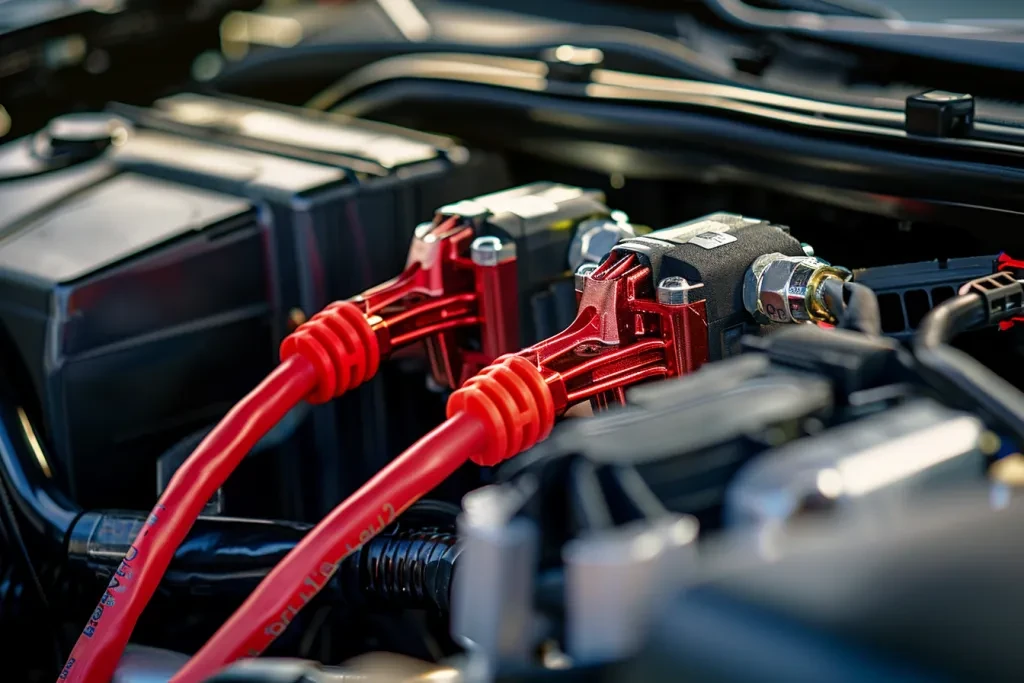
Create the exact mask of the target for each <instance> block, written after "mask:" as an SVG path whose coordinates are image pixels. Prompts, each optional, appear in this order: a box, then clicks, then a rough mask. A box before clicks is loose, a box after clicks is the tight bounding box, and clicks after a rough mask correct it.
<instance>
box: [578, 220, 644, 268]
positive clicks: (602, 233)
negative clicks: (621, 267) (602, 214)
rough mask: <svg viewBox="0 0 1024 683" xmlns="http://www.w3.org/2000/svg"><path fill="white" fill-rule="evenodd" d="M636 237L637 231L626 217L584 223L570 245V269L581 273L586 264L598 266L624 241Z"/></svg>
mask: <svg viewBox="0 0 1024 683" xmlns="http://www.w3.org/2000/svg"><path fill="white" fill-rule="evenodd" d="M630 237H636V229H635V228H634V227H633V226H632V225H631V224H630V223H628V222H627V220H626V218H625V216H621V215H614V216H609V217H608V218H595V219H592V220H588V221H584V222H583V223H581V224H580V226H579V227H578V228H577V229H576V235H575V236H574V237H573V238H572V244H570V245H569V267H570V268H571V269H572V270H574V271H576V272H579V269H580V267H581V266H583V265H585V264H592V265H595V266H596V265H597V264H599V263H601V261H602V260H603V259H604V257H605V256H606V255H607V254H608V252H610V251H611V250H612V247H614V246H615V245H616V244H618V243H619V242H621V241H622V240H624V239H629V238H630Z"/></svg>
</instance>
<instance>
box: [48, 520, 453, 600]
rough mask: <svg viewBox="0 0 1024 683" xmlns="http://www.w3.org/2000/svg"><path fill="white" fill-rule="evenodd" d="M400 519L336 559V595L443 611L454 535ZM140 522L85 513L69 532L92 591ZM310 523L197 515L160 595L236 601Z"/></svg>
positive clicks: (75, 559) (71, 551)
mask: <svg viewBox="0 0 1024 683" xmlns="http://www.w3.org/2000/svg"><path fill="white" fill-rule="evenodd" d="M428 503H429V501H428ZM445 512H447V511H445ZM409 513H413V515H412V516H411V517H410V518H409V520H410V521H413V520H418V519H419V518H423V517H424V516H426V517H432V518H434V519H437V515H438V511H437V510H435V509H434V508H427V509H426V510H425V511H418V510H417V509H416V508H415V507H413V508H410V510H408V511H407V512H406V515H408V514H409ZM399 519H400V522H399V527H398V528H395V529H394V530H392V532H391V533H385V534H383V535H380V536H377V537H375V538H373V539H371V540H370V541H369V542H368V543H367V544H366V545H364V546H363V547H362V548H360V549H359V550H357V551H356V552H355V553H353V554H352V555H350V556H349V557H348V558H347V559H346V560H345V561H344V562H343V563H342V566H341V568H340V569H339V571H338V577H339V578H338V582H337V586H336V588H337V589H338V591H339V597H340V598H341V599H343V600H344V601H346V602H367V603H370V604H373V605H377V606H383V607H389V608H406V609H428V608H429V609H437V610H442V611H447V609H448V596H449V591H450V588H451V581H452V575H453V572H454V569H455V561H456V559H457V558H458V556H459V552H460V548H459V547H458V546H456V538H455V535H454V533H451V532H450V531H446V530H443V529H441V528H438V527H439V525H437V524H435V523H430V524H429V526H427V527H426V528H408V529H405V528H402V527H401V524H402V522H404V521H405V519H406V518H405V515H403V517H401V518H399ZM145 520H146V515H145V514H144V513H141V512H87V513H85V514H84V515H82V517H81V518H80V519H79V521H78V522H77V523H76V524H75V526H74V528H73V529H72V531H71V533H70V535H69V541H68V551H67V552H68V564H69V567H70V568H72V569H74V570H76V571H77V572H79V573H81V574H82V576H83V577H84V576H92V577H95V580H96V587H97V588H99V587H101V586H103V585H106V582H107V581H109V580H110V577H111V575H112V574H113V572H114V570H115V569H117V566H118V565H119V564H120V562H121V559H122V558H123V557H124V555H125V552H126V551H127V550H128V548H129V547H130V545H131V542H132V541H133V540H134V538H135V535H136V533H137V532H138V530H139V529H140V528H141V527H142V525H143V523H144V522H145ZM442 525H443V526H448V523H447V522H442ZM311 528H312V525H310V524H304V523H299V522H271V521H263V520H255V519H232V518H226V517H200V518H199V519H198V520H197V521H196V523H195V525H194V526H193V527H192V530H191V531H190V532H189V535H188V538H187V539H186V540H185V542H184V543H182V544H181V546H179V548H178V550H177V551H176V552H175V554H174V558H173V559H172V560H171V564H170V566H169V567H168V569H167V573H166V574H165V575H164V578H163V580H162V581H161V583H160V588H159V591H160V594H161V595H164V596H166V597H171V598H174V597H185V596H191V597H203V598H204V599H216V600H222V601H227V602H236V601H239V600H241V599H243V598H245V597H246V596H248V594H249V593H251V592H252V590H253V589H255V588H256V586H257V585H259V582H260V581H262V580H263V578H264V577H265V576H266V575H267V574H268V573H269V572H270V570H271V569H273V567H274V566H275V565H276V564H277V563H278V562H280V561H281V559H282V558H284V556H285V555H287V554H288V553H289V552H290V551H291V550H292V548H294V547H295V546H296V544H298V542H299V541H300V540H301V539H302V537H303V536H305V535H306V533H307V532H308V531H309V529H311Z"/></svg>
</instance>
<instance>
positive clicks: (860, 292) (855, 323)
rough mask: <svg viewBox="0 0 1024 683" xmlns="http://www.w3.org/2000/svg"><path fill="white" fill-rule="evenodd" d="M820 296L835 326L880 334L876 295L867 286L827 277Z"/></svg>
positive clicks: (864, 332) (880, 323) (880, 325)
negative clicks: (833, 318)
mask: <svg viewBox="0 0 1024 683" xmlns="http://www.w3.org/2000/svg"><path fill="white" fill-rule="evenodd" d="M822 297H823V298H824V300H825V305H826V306H827V307H828V310H829V312H831V313H832V315H834V316H835V318H836V327H838V328H840V329H844V330H854V331H856V332H861V333H862V334H867V335H871V336H873V337H878V336H880V335H881V334H882V314H881V312H880V310H879V308H878V297H877V296H876V295H875V293H874V292H873V291H872V290H871V289H870V288H869V287H867V286H865V285H862V284H860V283H857V282H841V281H840V280H838V279H836V278H827V279H826V280H825V282H824V283H823V284H822Z"/></svg>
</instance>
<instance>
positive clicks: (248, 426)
mask: <svg viewBox="0 0 1024 683" xmlns="http://www.w3.org/2000/svg"><path fill="white" fill-rule="evenodd" d="M316 384H317V373H316V370H315V369H314V367H313V365H312V364H311V363H310V362H309V361H308V360H306V359H305V358H304V357H303V356H299V355H295V356H292V357H290V358H288V359H287V360H285V361H284V362H282V363H281V364H280V365H278V366H277V368H276V369H275V370H274V371H273V372H272V373H271V374H270V375H269V376H268V377H267V378H266V379H265V380H263V382H261V383H260V385H259V386H257V387H256V388H255V389H253V390H252V391H251V392H250V393H249V394H248V395H247V396H246V397H245V398H243V399H242V400H241V401H240V402H239V403H238V404H236V405H235V407H234V408H233V409H232V410H231V412H229V413H228V414H227V415H226V416H225V417H224V419H223V420H221V421H220V424H218V425H217V427H216V428H215V429H214V430H213V431H212V432H210V434H209V435H208V436H207V437H206V438H205V439H203V441H202V443H200V444H199V446H198V447H197V448H196V450H195V452H193V453H192V455H191V456H190V457H189V459H188V460H187V461H185V464H184V465H182V466H181V467H180V468H179V469H178V471H177V472H176V473H175V475H174V477H173V478H172V479H171V481H170V483H169V484H168V485H167V489H166V490H165V491H164V494H163V495H162V496H160V500H159V501H158V502H157V504H156V507H154V508H153V512H152V513H151V514H150V516H149V519H148V521H147V523H146V526H145V527H144V528H143V529H142V530H141V531H140V532H139V534H138V536H136V537H135V541H134V544H133V545H132V547H131V549H130V550H129V551H128V554H127V555H126V556H125V559H124V561H123V562H122V563H121V565H120V567H119V568H118V570H117V572H116V573H115V575H114V578H113V579H112V580H111V582H110V585H109V586H107V589H106V591H105V592H104V593H103V597H102V598H100V602H99V605H97V607H96V610H95V611H94V612H93V614H92V616H91V617H90V619H89V622H88V624H86V627H85V629H84V630H83V632H82V635H81V636H79V638H78V642H77V643H75V647H74V649H73V650H72V651H71V656H70V657H69V658H68V661H67V664H65V665H64V669H63V671H62V672H61V674H60V677H59V678H58V682H59V683H106V681H109V680H110V679H111V678H112V677H113V675H114V670H115V668H116V667H117V664H118V662H119V661H120V659H121V654H122V653H123V652H124V648H125V646H126V645H127V644H128V639H129V637H130V636H131V633H132V629H133V628H134V627H135V623H136V622H137V621H138V618H139V615H140V614H142V610H143V609H144V608H145V606H146V603H147V602H149V600H150V598H151V597H152V596H153V593H154V592H155V591H156V588H157V585H158V584H159V583H160V579H161V578H163V575H164V572H165V571H166V570H167V566H168V564H170V561H171V557H172V556H173V555H174V552H175V550H177V548H178V546H179V545H180V544H181V542H182V541H184V540H185V537H186V536H187V535H188V532H189V529H191V528H192V524H193V523H194V522H195V520H196V518H198V517H199V514H200V513H201V512H202V509H203V506H205V505H206V503H207V501H209V499H210V497H211V496H212V495H213V494H214V493H215V492H216V491H217V489H218V488H220V487H221V486H222V485H223V484H224V481H225V480H226V479H227V477H228V475H229V474H231V472H232V470H234V469H235V467H237V466H238V463H239V462H241V460H242V458H244V457H245V456H246V454H247V453H248V452H249V451H250V450H251V449H252V447H253V446H255V445H256V443H257V442H258V441H259V440H260V439H261V438H262V437H263V436H264V435H265V434H266V433H267V432H268V431H270V429H271V428H273V426H274V425H275V424H277V423H278V422H279V421H280V420H281V418H283V417H284V415H285V414H286V413H287V412H288V411H289V410H291V409H292V408H293V407H294V406H295V405H296V404H298V403H299V402H300V401H302V399H303V398H305V396H306V395H307V394H308V393H309V392H310V391H311V390H312V389H313V388H314V387H315V386H316Z"/></svg>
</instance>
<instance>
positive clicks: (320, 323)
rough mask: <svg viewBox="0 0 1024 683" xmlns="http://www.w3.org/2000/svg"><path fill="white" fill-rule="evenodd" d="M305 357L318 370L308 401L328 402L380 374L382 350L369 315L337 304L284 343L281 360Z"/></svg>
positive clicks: (345, 304) (316, 316)
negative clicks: (299, 356)
mask: <svg viewBox="0 0 1024 683" xmlns="http://www.w3.org/2000/svg"><path fill="white" fill-rule="evenodd" d="M294 355H301V356H303V357H304V358H306V359H307V360H308V361H309V362H310V363H311V364H312V365H313V367H314V368H315V369H316V374H317V385H316V388H315V389H314V390H313V391H312V392H311V393H310V394H309V396H308V397H307V398H306V400H307V401H308V402H310V403H326V402H327V401H330V400H331V399H332V398H334V397H336V396H340V395H341V394H343V393H345V392H346V391H348V390H349V389H354V388H355V387H357V386H359V385H360V384H362V383H363V382H365V381H367V380H368V379H370V378H371V377H373V376H374V375H375V374H376V373H377V368H378V367H379V366H380V347H379V346H378V344H377V335H376V334H374V332H373V328H372V327H371V326H370V323H369V322H368V321H367V320H366V316H365V315H363V312H362V311H361V310H360V309H359V307H358V306H356V305H355V304H352V303H349V302H348V301H335V302H334V303H332V304H330V305H328V306H326V307H325V308H324V309H323V310H322V311H320V312H319V313H317V314H316V315H314V316H313V317H312V318H310V319H309V320H308V321H306V322H305V323H303V324H302V325H300V326H299V328H298V329H297V330H295V331H294V332H292V333H291V334H290V335H288V336H287V337H285V339H284V341H283V342H281V360H282V361H283V360H285V359H287V358H289V357H291V356H294Z"/></svg>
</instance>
